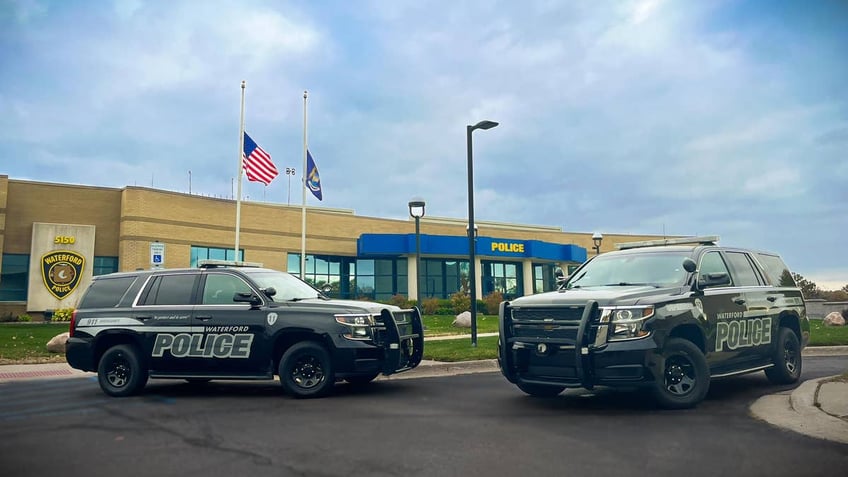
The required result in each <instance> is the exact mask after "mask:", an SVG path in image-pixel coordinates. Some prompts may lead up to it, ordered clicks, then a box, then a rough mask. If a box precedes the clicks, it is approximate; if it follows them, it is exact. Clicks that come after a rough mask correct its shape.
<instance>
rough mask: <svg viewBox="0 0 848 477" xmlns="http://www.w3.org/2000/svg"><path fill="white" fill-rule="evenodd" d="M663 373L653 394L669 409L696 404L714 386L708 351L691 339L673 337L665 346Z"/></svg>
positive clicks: (661, 368) (655, 385)
mask: <svg viewBox="0 0 848 477" xmlns="http://www.w3.org/2000/svg"><path fill="white" fill-rule="evenodd" d="M661 360H662V361H661V364H660V370H661V374H660V375H659V376H658V377H657V379H656V381H655V383H654V388H653V394H654V398H655V399H656V400H657V402H658V403H659V404H660V406H662V407H664V408H666V409H685V408H689V407H694V406H695V405H697V404H698V403H699V402H701V401H703V400H704V397H705V396H706V395H707V391H708V390H709V389H710V370H709V368H708V367H707V359H706V358H705V357H704V353H702V352H701V350H700V349H698V347H697V346H695V345H694V344H693V343H692V342H691V341H687V340H684V339H681V338H670V339H669V340H668V341H667V342H666V344H665V347H664V348H663V351H662V357H661Z"/></svg>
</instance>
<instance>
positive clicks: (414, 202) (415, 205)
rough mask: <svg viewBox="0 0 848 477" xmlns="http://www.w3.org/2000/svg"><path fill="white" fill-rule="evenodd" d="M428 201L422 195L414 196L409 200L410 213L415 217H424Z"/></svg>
mask: <svg viewBox="0 0 848 477" xmlns="http://www.w3.org/2000/svg"><path fill="white" fill-rule="evenodd" d="M425 205H426V203H425V202H424V199H422V198H420V197H413V198H412V199H411V200H410V201H409V215H410V216H411V217H415V218H421V217H424V206H425Z"/></svg>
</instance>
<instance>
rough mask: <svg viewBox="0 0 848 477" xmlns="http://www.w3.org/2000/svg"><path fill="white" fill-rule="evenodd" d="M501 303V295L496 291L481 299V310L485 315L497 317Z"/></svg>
mask: <svg viewBox="0 0 848 477" xmlns="http://www.w3.org/2000/svg"><path fill="white" fill-rule="evenodd" d="M502 301H503V293H501V292H499V291H496V292H492V293H490V294H488V295H486V296H484V297H483V303H484V305H485V306H484V307H483V310H484V312H485V313H486V314H487V315H497V314H498V310H499V309H500V306H501V302H502Z"/></svg>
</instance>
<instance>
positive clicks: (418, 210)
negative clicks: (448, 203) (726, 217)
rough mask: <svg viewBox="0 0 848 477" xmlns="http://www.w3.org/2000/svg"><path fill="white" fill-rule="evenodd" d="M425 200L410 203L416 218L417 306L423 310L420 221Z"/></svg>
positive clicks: (411, 212)
mask: <svg viewBox="0 0 848 477" xmlns="http://www.w3.org/2000/svg"><path fill="white" fill-rule="evenodd" d="M425 205H426V204H425V202H424V199H421V198H414V199H412V200H410V201H409V215H411V216H412V217H414V218H415V306H417V307H418V309H419V310H420V309H421V228H420V220H421V217H424V206H425Z"/></svg>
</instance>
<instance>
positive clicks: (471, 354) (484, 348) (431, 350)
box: [424, 336, 498, 362]
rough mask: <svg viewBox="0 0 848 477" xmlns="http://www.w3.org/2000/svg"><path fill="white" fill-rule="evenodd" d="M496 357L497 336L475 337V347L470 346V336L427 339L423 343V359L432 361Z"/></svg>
mask: <svg viewBox="0 0 848 477" xmlns="http://www.w3.org/2000/svg"><path fill="white" fill-rule="evenodd" d="M497 357H498V337H497V336H483V337H477V347H476V348H472V347H471V338H470V337H469V338H462V339H456V340H439V341H428V342H426V343H425V344H424V359H432V360H434V361H451V362H453V361H473V360H477V359H495V358H497Z"/></svg>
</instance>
